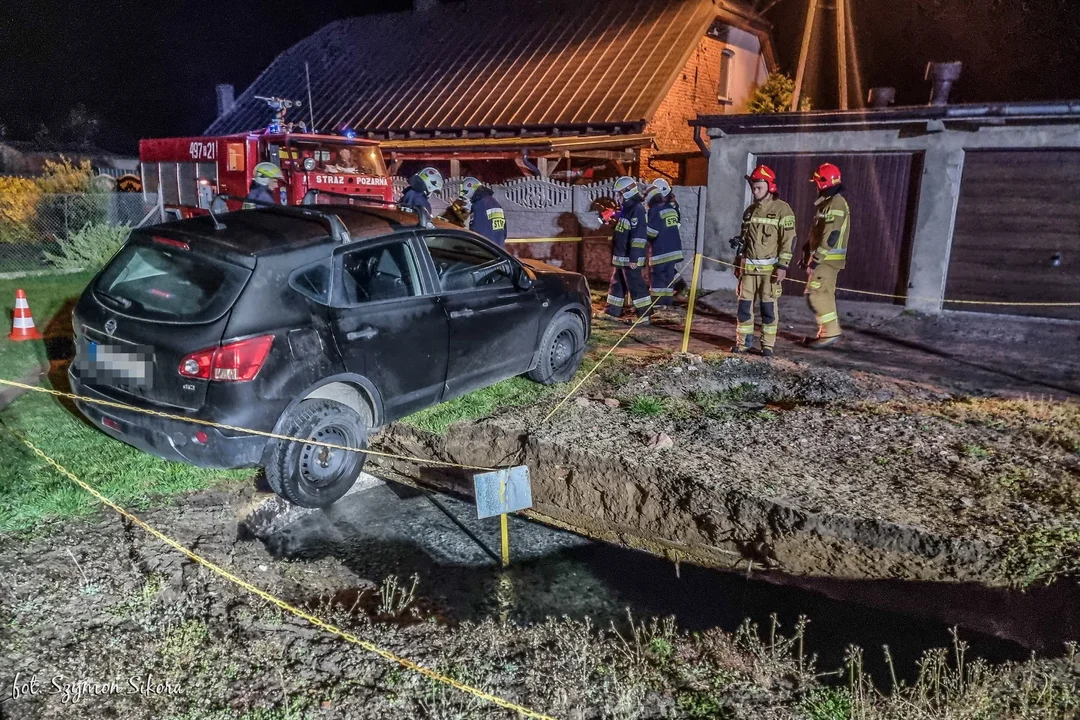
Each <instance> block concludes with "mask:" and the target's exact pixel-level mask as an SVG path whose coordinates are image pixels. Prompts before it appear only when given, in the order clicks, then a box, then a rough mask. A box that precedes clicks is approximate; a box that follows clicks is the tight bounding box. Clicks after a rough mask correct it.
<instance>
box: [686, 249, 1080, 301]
mask: <svg viewBox="0 0 1080 720" xmlns="http://www.w3.org/2000/svg"><path fill="white" fill-rule="evenodd" d="M702 257H703V258H705V259H706V260H711V261H713V262H714V263H718V264H720V265H726V266H727V267H729V268H738V266H737V265H735V264H734V263H729V262H727V261H725V260H720V259H718V258H714V257H709V256H708V255H702ZM785 279H786V280H790V281H791V282H794V283H799V284H800V285H805V284H806V281H805V280H796V279H795V278H785ZM836 290H837V292H849V293H855V294H857V295H873V296H874V297H885V298H893V299H895V300H924V301H926V302H932V303H936V302H942V303H956V304H960V305H997V306H1009V307H1080V302H1003V301H998V300H942V299H940V298H928V297H919V296H917V295H916V296H909V295H894V294H892V293H880V292H871V291H870V290H852V289H851V288H843V287H838V288H836Z"/></svg>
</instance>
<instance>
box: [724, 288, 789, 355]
mask: <svg viewBox="0 0 1080 720" xmlns="http://www.w3.org/2000/svg"><path fill="white" fill-rule="evenodd" d="M782 289H783V284H782V283H778V282H773V278H772V275H748V274H745V273H744V274H743V276H742V277H741V278H739V311H738V313H737V318H738V323H737V324H736V326H735V344H736V345H740V346H743V347H751V346H752V345H753V344H754V304H755V302H756V303H757V304H758V305H759V306H760V307H761V347H762V348H772V347H773V346H774V345H776V331H777V330H778V329H779V328H780V316H779V313H778V312H777V306H778V302H777V301H778V300H779V298H780V293H781V292H782Z"/></svg>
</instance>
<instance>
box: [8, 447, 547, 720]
mask: <svg viewBox="0 0 1080 720" xmlns="http://www.w3.org/2000/svg"><path fill="white" fill-rule="evenodd" d="M7 429H8V431H9V432H11V433H12V434H14V435H15V436H16V437H17V438H18V439H19V440H21V441H22V442H23V444H25V445H26V446H27V447H28V448H30V450H32V451H33V452H34V453H35V454H36V455H38V456H39V457H40V458H41V459H42V460H44V461H45V462H47V463H48V464H49V465H52V466H53V468H55V469H56V471H57V472H59V473H60V474H61V475H64V476H65V477H67V478H68V479H69V480H71V481H72V482H74V483H75V484H76V485H78V486H79V487H81V488H82V489H83V490H85V491H86V492H88V493H90V494H91V495H93V496H94V497H95V498H96V499H97V500H98V501H99V502H101V503H102V504H104V505H106V506H108V507H110V508H112V509H113V510H115V511H116V512H117V513H119V514H120V515H121V516H123V517H125V518H127V519H128V520H130V521H131V522H133V523H134V524H136V525H138V526H139V527H141V528H142V529H143V530H145V531H146V532H148V533H150V534H151V535H153V536H154V537H156V538H157V539H158V540H160V541H161V542H163V543H165V544H166V545H168V546H169V547H171V548H173V549H174V550H177V551H178V552H180V553H183V554H184V555H186V556H187V557H188V558H189V559H191V560H193V561H194V562H197V563H199V564H200V565H202V566H203V567H205V568H207V569H208V570H210V571H211V572H213V573H215V574H217V575H219V576H220V577H223V578H225V579H226V580H228V581H229V582H231V583H233V584H235V585H238V586H239V587H242V588H243V589H244V590H247V591H248V592H249V593H251V594H252V595H256V596H258V597H260V598H262V599H263V600H265V601H267V602H269V603H272V604H273V605H276V606H278V607H279V608H281V609H282V610H284V611H286V612H288V613H290V614H292V615H295V616H296V617H298V618H301V619H302V620H306V621H308V622H309V623H311V624H312V625H314V626H315V627H317V628H320V629H322V630H325V631H327V632H329V633H332V634H334V635H337V636H338V637H340V638H342V639H343V640H346V641H348V642H350V643H352V644H354V645H359V646H360V647H362V648H363V649H365V650H367V651H368V652H371V653H374V654H376V655H378V656H379V657H381V658H383V659H384V660H388V661H390V662H392V663H396V664H398V665H401V666H402V667H404V668H407V669H409V670H412V671H414V672H417V673H419V674H421V675H423V676H424V677H426V678H429V679H431V680H434V681H436V682H440V683H443V684H445V685H449V686H450V687H452V688H454V689H456V690H460V691H461V692H464V693H469V694H470V695H475V696H476V697H478V698H480V699H481V700H486V701H487V702H490V703H493V704H495V705H498V706H499V707H503V708H506V709H507V710H512V711H514V712H517V713H521V714H522V715H524V716H525V717H530V718H537V719H538V720H554V718H552V717H551V716H549V715H544V714H543V713H539V712H536V711H535V710H530V709H529V708H526V707H523V706H521V705H518V704H517V703H513V702H510V701H509V700H504V699H503V698H501V697H499V696H497V695H492V694H491V693H487V692H484V691H483V690H480V689H479V688H475V687H473V686H472V685H467V684H465V683H463V682H459V681H457V680H454V679H453V678H450V677H447V676H446V675H443V674H441V673H438V672H436V671H434V670H431V669H429V668H426V667H424V666H423V665H418V664H417V663H415V662H413V661H412V660H409V659H408V658H403V657H401V656H399V655H395V654H394V653H392V652H390V651H389V650H383V649H382V648H380V647H379V646H377V645H375V644H373V643H371V642H368V641H367V640H362V639H360V638H358V637H356V636H355V635H353V634H352V633H348V632H346V631H344V630H342V629H341V628H339V627H337V626H336V625H332V624H330V623H328V622H326V621H324V620H321V619H319V618H317V617H315V616H314V615H311V614H309V613H306V612H304V611H303V610H301V609H299V608H297V607H295V606H293V605H290V604H289V603H287V602H285V601H284V600H282V599H281V598H279V597H277V596H276V595H272V594H270V593H268V592H267V591H265V590H262V589H261V588H257V587H255V586H254V585H252V584H251V583H249V582H247V581H246V580H242V579H241V578H238V577H237V576H236V575H233V574H232V573H230V572H229V571H228V570H225V569H224V568H222V567H221V566H219V565H216V564H214V563H213V562H211V561H210V560H207V559H206V558H204V557H202V556H201V555H199V554H198V553H195V552H192V551H191V550H189V549H187V548H186V547H184V546H183V545H181V544H180V543H179V542H177V541H176V540H173V539H172V538H170V537H169V536H168V535H166V534H164V533H163V532H161V531H160V530H157V529H156V528H154V527H153V526H151V525H149V524H148V523H146V522H145V521H143V520H142V519H141V518H139V517H137V516H135V515H133V514H132V513H130V512H128V511H127V510H125V509H124V508H122V507H121V506H120V505H117V504H116V503H115V502H113V501H112V500H110V499H109V498H107V497H105V496H104V495H102V494H101V493H100V492H99V491H98V490H97V489H96V488H94V487H93V486H91V485H90V484H89V483H87V482H85V481H83V480H82V479H80V478H79V477H77V476H76V475H75V473H73V472H71V471H70V470H68V469H67V468H65V467H64V466H63V465H61V464H60V463H58V462H57V461H56V460H54V459H53V458H51V457H49V456H48V455H46V454H45V453H44V452H43V451H42V450H40V449H39V448H38V447H37V446H35V445H34V444H33V443H31V442H30V441H29V440H28V439H27V438H26V437H24V436H23V435H22V433H20V432H18V431H16V430H12V429H11V428H7Z"/></svg>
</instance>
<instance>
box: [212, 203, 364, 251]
mask: <svg viewBox="0 0 1080 720" xmlns="http://www.w3.org/2000/svg"><path fill="white" fill-rule="evenodd" d="M218 199H222V200H234V201H236V202H242V203H248V204H251V205H255V206H256V207H257V208H258V209H260V210H269V211H270V212H273V213H275V214H277V215H285V216H288V217H294V218H300V219H308V220H315V221H316V222H320V223H322V224H323V225H325V226H326V229H327V230H328V231H329V232H330V237H332V238H333V239H334V240H335V241H336V242H339V243H347V242H351V241H352V235H351V234H350V233H349V229H348V228H347V227H345V223H343V222H342V221H341V218H339V217H338V216H337V215H335V214H334V213H331V212H326V211H323V210H316V209H314V208H312V207H297V206H295V205H278V204H277V203H272V202H264V201H262V200H249V199H248V198H242V197H239V196H237V195H218V196H217V197H215V198H214V202H217V201H218ZM211 206H213V203H211Z"/></svg>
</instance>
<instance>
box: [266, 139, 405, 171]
mask: <svg viewBox="0 0 1080 720" xmlns="http://www.w3.org/2000/svg"><path fill="white" fill-rule="evenodd" d="M286 153H287V155H288V156H291V157H290V158H289V159H291V160H293V162H294V163H295V165H296V166H297V167H296V169H297V170H300V169H305V170H308V171H316V172H324V173H342V174H349V175H375V176H379V177H385V176H386V165H385V164H384V163H383V159H382V153H381V152H379V148H378V147H376V146H374V145H346V144H341V145H335V144H332V143H297V144H295V145H293V147H292V148H291V152H288V151H285V152H282V161H283V163H282V166H283V167H284V165H285V157H286ZM312 163H314V166H312Z"/></svg>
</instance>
